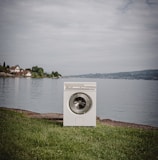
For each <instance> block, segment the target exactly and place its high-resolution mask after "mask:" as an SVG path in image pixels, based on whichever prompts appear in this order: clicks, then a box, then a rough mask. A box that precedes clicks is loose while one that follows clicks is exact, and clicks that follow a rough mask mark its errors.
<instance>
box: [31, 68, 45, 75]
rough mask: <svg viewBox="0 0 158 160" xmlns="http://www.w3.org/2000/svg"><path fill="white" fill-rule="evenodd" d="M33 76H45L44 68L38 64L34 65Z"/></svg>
mask: <svg viewBox="0 0 158 160" xmlns="http://www.w3.org/2000/svg"><path fill="white" fill-rule="evenodd" d="M32 73H33V74H32V76H33V77H40V78H42V77H44V69H43V68H41V67H38V66H33V67H32Z"/></svg>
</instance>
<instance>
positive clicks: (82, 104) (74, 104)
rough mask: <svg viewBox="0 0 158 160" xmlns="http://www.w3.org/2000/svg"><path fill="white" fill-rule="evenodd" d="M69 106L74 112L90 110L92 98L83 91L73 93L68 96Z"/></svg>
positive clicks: (80, 112)
mask: <svg viewBox="0 0 158 160" xmlns="http://www.w3.org/2000/svg"><path fill="white" fill-rule="evenodd" d="M69 106H70V109H71V111H72V112H74V113H75V114H84V113H86V112H88V111H89V110H90V108H91V106H92V100H91V98H90V97H89V96H88V95H87V94H85V93H75V94H73V95H72V96H71V97H70V100H69Z"/></svg>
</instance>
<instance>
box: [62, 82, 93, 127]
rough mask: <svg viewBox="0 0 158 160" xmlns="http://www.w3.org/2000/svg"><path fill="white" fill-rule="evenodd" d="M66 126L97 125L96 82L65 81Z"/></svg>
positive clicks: (64, 119)
mask: <svg viewBox="0 0 158 160" xmlns="http://www.w3.org/2000/svg"><path fill="white" fill-rule="evenodd" d="M63 102H64V103H63V105H64V106H63V107H64V108H63V110H64V115H63V125H64V126H96V82H65V83H64V101H63Z"/></svg>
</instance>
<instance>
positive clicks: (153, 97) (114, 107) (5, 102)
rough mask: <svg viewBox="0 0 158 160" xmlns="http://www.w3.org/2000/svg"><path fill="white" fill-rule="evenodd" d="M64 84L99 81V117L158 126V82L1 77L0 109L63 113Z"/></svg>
mask: <svg viewBox="0 0 158 160" xmlns="http://www.w3.org/2000/svg"><path fill="white" fill-rule="evenodd" d="M65 81H96V82H97V116H99V117H101V118H106V119H107V118H109V119H113V120H119V121H126V122H133V123H140V124H147V125H152V126H158V81H145V80H110V79H31V78H0V106H1V107H12V108H20V109H26V110H31V111H35V112H39V113H48V112H57V113H63V83H64V82H65Z"/></svg>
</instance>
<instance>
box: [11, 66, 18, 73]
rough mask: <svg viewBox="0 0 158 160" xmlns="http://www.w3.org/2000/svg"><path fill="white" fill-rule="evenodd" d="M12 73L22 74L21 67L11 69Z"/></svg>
mask: <svg viewBox="0 0 158 160" xmlns="http://www.w3.org/2000/svg"><path fill="white" fill-rule="evenodd" d="M10 73H20V66H19V65H16V66H12V67H10Z"/></svg>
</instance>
